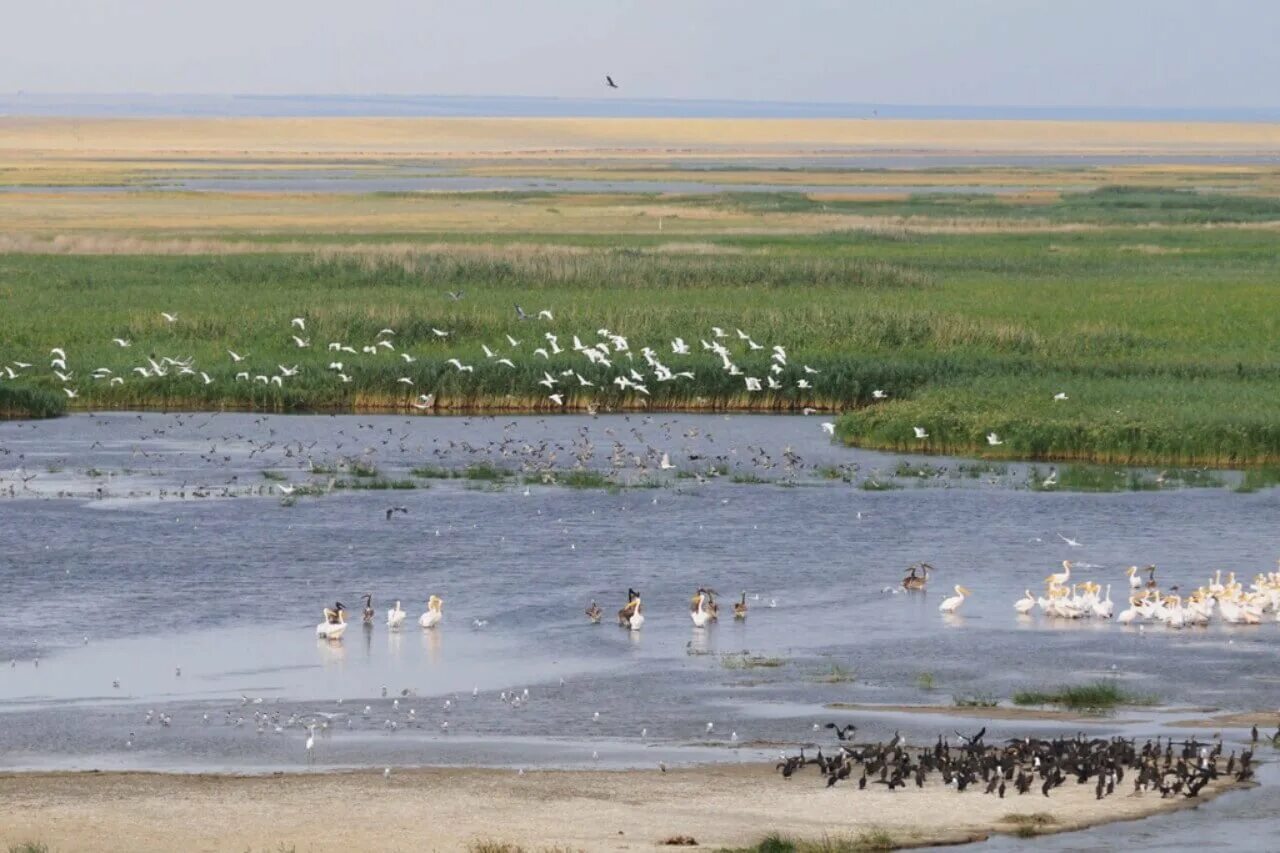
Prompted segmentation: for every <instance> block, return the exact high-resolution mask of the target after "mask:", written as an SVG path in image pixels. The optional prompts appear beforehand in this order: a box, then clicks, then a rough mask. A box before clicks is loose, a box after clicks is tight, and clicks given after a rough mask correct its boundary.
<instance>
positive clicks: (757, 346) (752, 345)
mask: <svg viewBox="0 0 1280 853" xmlns="http://www.w3.org/2000/svg"><path fill="white" fill-rule="evenodd" d="M747 347H748V349H750V350H752V351H755V350H758V349H764V346H763V345H762V344H758V343H756V342H755V341H753V340H751V338H747Z"/></svg>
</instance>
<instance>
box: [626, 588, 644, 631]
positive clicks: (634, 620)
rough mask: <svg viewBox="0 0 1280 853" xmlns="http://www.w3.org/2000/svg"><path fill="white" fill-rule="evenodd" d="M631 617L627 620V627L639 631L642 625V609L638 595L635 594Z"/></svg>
mask: <svg viewBox="0 0 1280 853" xmlns="http://www.w3.org/2000/svg"><path fill="white" fill-rule="evenodd" d="M632 605H633V607H632V609H631V619H630V620H628V627H629V628H631V630H632V631H639V630H640V629H641V628H643V627H644V611H643V609H642V607H641V605H640V596H639V595H637V596H636V597H635V600H634V601H632Z"/></svg>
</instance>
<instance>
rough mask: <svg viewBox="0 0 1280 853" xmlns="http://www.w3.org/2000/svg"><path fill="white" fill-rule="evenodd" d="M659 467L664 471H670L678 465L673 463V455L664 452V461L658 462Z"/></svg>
mask: <svg viewBox="0 0 1280 853" xmlns="http://www.w3.org/2000/svg"><path fill="white" fill-rule="evenodd" d="M658 467H659V468H661V469H662V470H663V471H670V470H671V469H672V468H674V467H676V466H674V465H672V464H671V455H670V454H669V453H663V454H662V461H661V462H659V463H658Z"/></svg>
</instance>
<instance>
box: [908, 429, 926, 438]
mask: <svg viewBox="0 0 1280 853" xmlns="http://www.w3.org/2000/svg"><path fill="white" fill-rule="evenodd" d="M912 429H913V430H915V431H916V438H928V437H929V433H927V432H925V429H924V427H912Z"/></svg>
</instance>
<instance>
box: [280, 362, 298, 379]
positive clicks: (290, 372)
mask: <svg viewBox="0 0 1280 853" xmlns="http://www.w3.org/2000/svg"><path fill="white" fill-rule="evenodd" d="M276 367H278V368H280V375H281V376H297V375H298V365H296V364H295V365H294V366H293V367H285V366H284V365H283V364H277V365H276Z"/></svg>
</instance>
